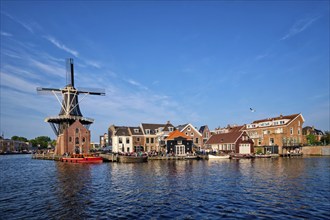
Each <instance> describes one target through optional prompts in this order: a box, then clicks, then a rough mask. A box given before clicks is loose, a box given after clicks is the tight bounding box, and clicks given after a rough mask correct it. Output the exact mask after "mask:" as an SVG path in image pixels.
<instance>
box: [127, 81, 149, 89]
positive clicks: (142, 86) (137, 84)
mask: <svg viewBox="0 0 330 220" xmlns="http://www.w3.org/2000/svg"><path fill="white" fill-rule="evenodd" d="M126 81H127V82H128V83H130V84H131V85H133V86H137V87H139V88H140V89H144V90H148V88H147V87H146V86H144V85H142V84H141V83H139V82H136V81H134V80H132V79H129V80H126Z"/></svg>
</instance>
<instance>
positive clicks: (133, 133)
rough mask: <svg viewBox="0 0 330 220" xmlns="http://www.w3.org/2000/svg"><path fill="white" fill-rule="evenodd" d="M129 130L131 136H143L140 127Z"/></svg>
mask: <svg viewBox="0 0 330 220" xmlns="http://www.w3.org/2000/svg"><path fill="white" fill-rule="evenodd" d="M136 129H138V130H139V131H138V132H135V130H136ZM129 130H130V131H131V134H132V135H143V132H142V129H141V128H140V127H129Z"/></svg>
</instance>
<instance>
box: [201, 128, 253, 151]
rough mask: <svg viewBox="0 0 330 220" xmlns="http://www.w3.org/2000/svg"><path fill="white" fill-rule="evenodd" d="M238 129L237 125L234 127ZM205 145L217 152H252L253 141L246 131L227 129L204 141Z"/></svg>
mask: <svg viewBox="0 0 330 220" xmlns="http://www.w3.org/2000/svg"><path fill="white" fill-rule="evenodd" d="M236 129H238V127H236ZM206 145H207V146H208V147H209V148H211V149H212V151H213V152H217V153H224V154H229V153H238V154H251V153H254V149H253V141H252V140H251V139H250V138H249V136H248V135H247V133H246V132H244V131H237V130H235V129H234V130H232V131H230V129H229V130H227V132H226V133H218V134H214V135H212V136H211V137H210V139H209V140H208V141H207V142H206Z"/></svg>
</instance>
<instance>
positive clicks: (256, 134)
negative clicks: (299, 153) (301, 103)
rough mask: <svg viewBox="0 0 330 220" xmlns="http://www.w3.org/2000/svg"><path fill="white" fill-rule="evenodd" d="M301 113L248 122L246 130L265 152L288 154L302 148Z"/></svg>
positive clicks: (259, 149)
mask: <svg viewBox="0 0 330 220" xmlns="http://www.w3.org/2000/svg"><path fill="white" fill-rule="evenodd" d="M304 121H305V120H304V118H303V116H302V114H301V113H299V114H292V115H285V116H284V115H280V116H278V117H273V118H266V119H261V120H256V121H253V122H252V123H251V124H247V125H246V126H245V128H244V130H245V131H246V132H247V134H248V135H249V137H250V138H251V139H252V140H253V142H254V146H255V148H258V151H262V152H263V153H267V152H268V153H275V154H286V153H288V152H290V151H292V150H296V149H300V148H301V145H302V143H303V136H302V126H303V123H304Z"/></svg>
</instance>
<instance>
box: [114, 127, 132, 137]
mask: <svg viewBox="0 0 330 220" xmlns="http://www.w3.org/2000/svg"><path fill="white" fill-rule="evenodd" d="M115 135H116V136H131V135H130V133H129V131H128V127H117V128H116V133H115Z"/></svg>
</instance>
